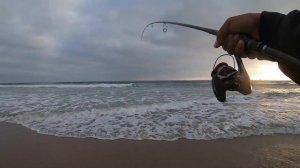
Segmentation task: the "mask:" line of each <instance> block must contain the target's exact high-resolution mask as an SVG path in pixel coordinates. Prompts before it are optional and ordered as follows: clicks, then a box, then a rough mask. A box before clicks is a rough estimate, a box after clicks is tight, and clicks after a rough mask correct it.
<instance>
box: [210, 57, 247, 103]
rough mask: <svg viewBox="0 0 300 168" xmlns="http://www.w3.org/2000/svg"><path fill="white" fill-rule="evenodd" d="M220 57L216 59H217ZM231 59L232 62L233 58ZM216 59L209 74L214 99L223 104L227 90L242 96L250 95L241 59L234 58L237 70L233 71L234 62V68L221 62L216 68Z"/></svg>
mask: <svg viewBox="0 0 300 168" xmlns="http://www.w3.org/2000/svg"><path fill="white" fill-rule="evenodd" d="M225 55H228V54H224V55H221V56H220V57H222V56H225ZM228 56H230V55H228ZM220 57H218V59H219V58H220ZM231 57H232V59H233V61H234V57H233V56H231ZM218 59H217V60H216V62H215V64H214V68H213V71H212V72H211V77H212V89H213V92H214V94H215V96H216V98H217V99H218V100H219V101H220V102H225V101H226V91H227V90H229V91H238V92H240V93H242V94H243V95H248V94H250V93H251V92H252V86H251V81H250V78H249V75H248V73H247V71H246V69H245V67H244V64H243V61H242V59H241V58H240V57H238V56H235V60H236V62H237V65H238V70H236V69H235V62H234V68H233V67H231V66H229V65H228V64H227V63H225V62H221V63H219V64H218V65H217V66H216V63H217V61H218Z"/></svg>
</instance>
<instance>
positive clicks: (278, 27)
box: [260, 10, 300, 85]
mask: <svg viewBox="0 0 300 168" xmlns="http://www.w3.org/2000/svg"><path fill="white" fill-rule="evenodd" d="M260 40H261V41H262V42H263V43H264V44H266V45H268V46H270V47H272V48H275V49H278V50H281V51H283V52H285V53H287V54H289V55H291V56H293V57H296V58H299V59H300V11H296V10H295V11H292V12H290V13H289V14H288V15H283V14H279V13H274V12H263V13H262V14H261V20H260ZM278 64H279V68H280V70H281V71H282V72H283V73H284V74H286V75H287V76H288V77H289V78H291V79H292V80H293V81H294V82H296V83H297V84H299V85H300V67H295V66H292V65H287V64H284V63H282V62H278Z"/></svg>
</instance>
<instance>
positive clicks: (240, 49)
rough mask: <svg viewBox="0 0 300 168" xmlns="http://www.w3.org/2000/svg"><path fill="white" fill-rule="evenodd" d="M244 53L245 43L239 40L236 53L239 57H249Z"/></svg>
mask: <svg viewBox="0 0 300 168" xmlns="http://www.w3.org/2000/svg"><path fill="white" fill-rule="evenodd" d="M244 52H245V42H244V40H240V39H239V40H238V43H237V45H236V46H235V49H234V53H235V54H236V55H238V56H241V57H243V58H246V57H247V55H246V54H244Z"/></svg>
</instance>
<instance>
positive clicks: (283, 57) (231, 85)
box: [141, 21, 300, 102]
mask: <svg viewBox="0 0 300 168" xmlns="http://www.w3.org/2000/svg"><path fill="white" fill-rule="evenodd" d="M160 23H161V24H163V32H167V31H168V29H167V24H172V25H178V26H183V27H188V28H192V29H196V30H200V31H203V32H206V33H209V34H211V35H214V36H216V35H217V34H218V31H217V30H214V29H210V28H206V27H200V26H195V25H190V24H185V23H179V22H169V21H157V22H152V23H149V24H148V25H147V26H146V27H145V28H144V30H143V32H142V36H141V39H142V38H143V36H144V33H145V31H146V29H147V28H148V27H149V26H151V25H154V24H160ZM241 36H242V40H244V42H245V44H246V48H247V50H250V51H256V52H258V53H261V54H264V55H266V56H267V57H269V58H271V59H272V60H273V61H277V62H281V63H285V64H287V65H294V66H296V67H300V60H299V59H296V58H294V57H292V56H290V55H288V54H286V53H283V52H281V51H279V50H276V49H274V48H271V47H268V46H267V45H264V44H263V43H261V42H257V41H255V40H253V39H251V38H249V37H247V36H246V35H241ZM225 55H228V54H223V55H221V56H219V57H218V58H217V60H216V61H215V64H214V67H213V71H212V72H211V76H212V89H213V92H214V94H215V96H216V98H217V99H218V100H219V101H220V102H224V101H226V91H227V90H228V91H238V92H240V93H242V94H244V95H248V94H250V93H251V92H252V85H251V80H250V77H249V75H248V73H247V71H246V69H245V67H244V64H243V61H242V59H241V58H240V57H238V56H236V55H234V57H233V56H231V57H232V58H233V60H234V58H235V60H236V62H237V64H238V70H236V69H235V67H231V66H229V65H228V64H227V63H225V62H222V63H219V64H218V65H216V63H217V61H218V59H219V58H220V57H222V56H225Z"/></svg>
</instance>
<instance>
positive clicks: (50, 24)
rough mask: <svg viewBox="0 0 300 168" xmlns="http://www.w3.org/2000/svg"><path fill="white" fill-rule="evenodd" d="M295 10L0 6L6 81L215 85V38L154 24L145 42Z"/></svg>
mask: <svg viewBox="0 0 300 168" xmlns="http://www.w3.org/2000/svg"><path fill="white" fill-rule="evenodd" d="M293 9H300V3H299V0H285V1H283V0H268V1H266V0H226V1H221V0H206V1H204V0H26V1H24V0H0V82H58V81H107V80H109V81H111V80H118V81H119V80H174V79H209V78H210V72H211V70H212V66H213V63H214V61H215V59H216V58H217V56H218V55H220V54H222V53H224V52H223V51H222V50H221V49H214V48H213V43H214V40H215V37H213V36H211V35H208V34H205V33H202V32H200V31H195V30H191V29H186V28H181V27H176V26H171V25H169V26H168V32H167V33H163V32H162V25H155V26H154V28H150V29H148V30H147V31H146V32H145V36H144V39H143V41H141V40H140V35H141V31H142V30H143V28H144V26H145V25H146V24H148V23H149V22H152V21H158V20H169V21H178V22H185V23H190V24H195V25H199V26H204V27H211V28H214V29H218V28H219V27H220V26H221V25H222V24H223V22H224V21H225V20H226V18H228V17H230V16H233V15H238V14H242V13H247V12H261V11H263V10H268V11H276V12H281V13H285V14H286V13H288V12H289V11H291V10H293ZM259 64H261V62H258V61H255V60H246V69H247V70H248V71H249V73H250V74H255V73H257V72H255V70H256V68H257V66H259Z"/></svg>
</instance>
